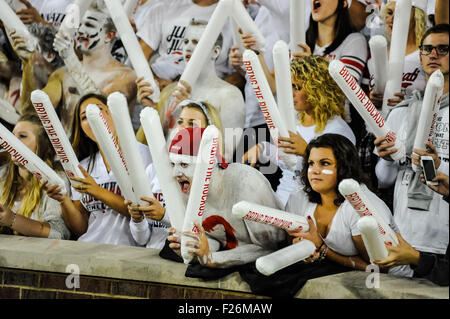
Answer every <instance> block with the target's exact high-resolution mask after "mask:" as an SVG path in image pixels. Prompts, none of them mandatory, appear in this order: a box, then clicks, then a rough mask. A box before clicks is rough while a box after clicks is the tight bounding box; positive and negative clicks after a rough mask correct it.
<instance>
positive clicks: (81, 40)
mask: <svg viewBox="0 0 450 319" xmlns="http://www.w3.org/2000/svg"><path fill="white" fill-rule="evenodd" d="M77 42H78V44H82V45H83V46H85V47H87V46H88V45H89V42H90V41H89V38H87V37H81V36H80V37H78V38H77Z"/></svg>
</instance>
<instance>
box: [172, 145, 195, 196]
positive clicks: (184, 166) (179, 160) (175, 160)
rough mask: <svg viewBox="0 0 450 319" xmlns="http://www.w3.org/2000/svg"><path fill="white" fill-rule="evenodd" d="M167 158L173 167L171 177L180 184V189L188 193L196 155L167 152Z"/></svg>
mask: <svg viewBox="0 0 450 319" xmlns="http://www.w3.org/2000/svg"><path fill="white" fill-rule="evenodd" d="M169 158H170V164H171V166H172V168H173V171H172V174H173V177H174V178H175V180H176V181H177V182H178V184H179V185H180V188H181V191H182V192H183V193H185V194H187V195H189V193H190V191H191V185H192V178H193V177H194V171H195V161H196V159H197V157H195V156H188V155H180V154H175V153H170V152H169Z"/></svg>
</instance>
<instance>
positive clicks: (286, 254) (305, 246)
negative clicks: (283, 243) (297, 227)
mask: <svg viewBox="0 0 450 319" xmlns="http://www.w3.org/2000/svg"><path fill="white" fill-rule="evenodd" d="M315 250H316V246H315V245H314V243H313V242H312V241H309V240H307V239H303V240H302V241H299V242H297V243H295V244H293V245H290V246H287V247H285V248H282V249H280V250H277V251H276V252H274V253H271V254H269V255H266V256H263V257H259V258H258V259H256V269H258V271H259V272H260V273H262V274H263V275H265V276H270V275H272V274H274V273H276V272H277V271H279V270H281V269H283V268H286V267H288V266H290V265H292V264H295V263H296V262H299V261H301V260H304V259H306V258H308V257H309V256H311V255H312V254H313V253H314V251H315Z"/></svg>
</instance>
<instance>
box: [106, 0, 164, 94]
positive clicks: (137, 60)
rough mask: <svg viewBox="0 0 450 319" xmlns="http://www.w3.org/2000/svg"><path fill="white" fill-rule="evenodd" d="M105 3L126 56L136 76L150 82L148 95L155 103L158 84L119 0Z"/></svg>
mask: <svg viewBox="0 0 450 319" xmlns="http://www.w3.org/2000/svg"><path fill="white" fill-rule="evenodd" d="M105 4H106V6H107V7H108V11H109V13H110V15H111V19H112V20H113V21H114V25H115V26H116V29H117V31H118V32H119V35H120V39H121V40H122V43H123V46H124V47H125V50H126V51H127V53H128V57H129V58H130V61H131V64H132V65H133V69H134V71H135V72H136V75H137V76H138V77H143V78H144V80H145V82H148V83H150V85H151V87H152V89H153V94H152V95H150V98H151V100H152V101H153V102H155V103H157V102H159V94H160V91H159V86H158V85H157V84H156V82H155V79H154V77H153V73H152V71H151V70H150V66H149V64H148V61H147V59H146V58H145V55H144V52H142V49H141V46H140V45H139V42H138V40H137V37H136V34H135V32H134V31H133V28H132V27H131V24H130V21H129V20H128V17H127V15H126V14H125V11H124V10H123V7H122V5H121V4H120V0H105Z"/></svg>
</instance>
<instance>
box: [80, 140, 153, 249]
mask: <svg viewBox="0 0 450 319" xmlns="http://www.w3.org/2000/svg"><path fill="white" fill-rule="evenodd" d="M138 147H139V151H140V154H141V157H142V160H143V163H144V165H145V166H148V165H149V164H150V162H151V158H150V152H149V149H148V147H147V146H146V145H144V144H140V143H138ZM88 163H89V157H88V158H85V159H83V160H82V161H81V162H80V165H81V166H83V168H84V169H86V170H87V167H88ZM91 166H92V168H91V171H89V174H90V175H91V176H92V178H94V180H95V182H96V183H97V184H98V185H99V186H100V187H103V188H105V189H107V190H109V191H111V192H113V193H114V194H118V195H121V191H120V188H119V184H118V183H117V181H116V177H115V176H114V173H113V171H112V170H111V171H110V172H109V173H108V171H107V170H106V166H105V164H104V162H103V158H102V156H101V154H100V152H97V154H96V157H95V161H94V163H93V165H91ZM72 200H74V201H75V200H79V201H81V203H82V204H83V206H84V208H85V209H86V210H87V211H88V212H89V213H90V214H89V222H88V229H87V231H86V233H84V234H83V235H82V236H80V237H79V238H78V240H79V241H84V242H96V243H102V244H114V245H125V246H136V245H137V244H136V242H135V241H134V240H133V236H132V235H131V231H130V218H128V217H125V216H124V215H121V214H119V213H118V212H116V211H114V210H113V209H111V208H110V207H109V206H106V205H105V204H104V203H103V202H101V201H99V200H97V199H95V198H94V197H92V196H90V195H87V194H81V193H79V192H77V191H76V190H75V189H74V188H73V187H72Z"/></svg>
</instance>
